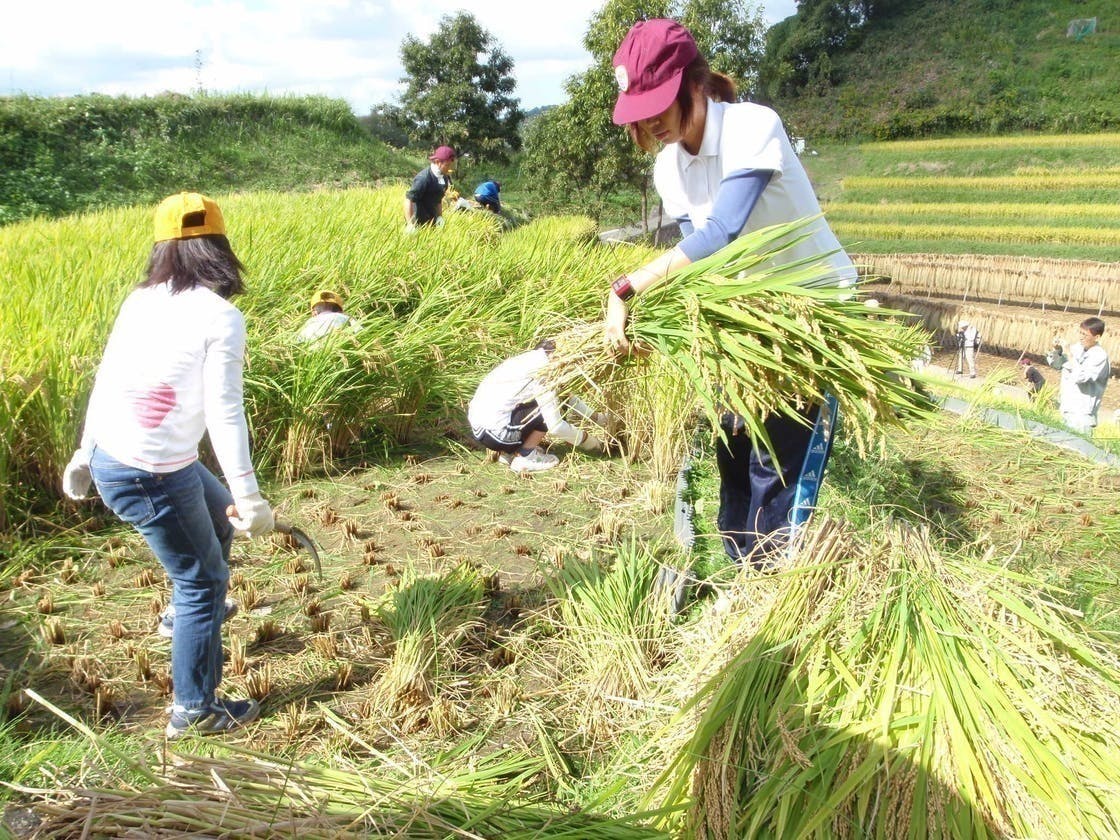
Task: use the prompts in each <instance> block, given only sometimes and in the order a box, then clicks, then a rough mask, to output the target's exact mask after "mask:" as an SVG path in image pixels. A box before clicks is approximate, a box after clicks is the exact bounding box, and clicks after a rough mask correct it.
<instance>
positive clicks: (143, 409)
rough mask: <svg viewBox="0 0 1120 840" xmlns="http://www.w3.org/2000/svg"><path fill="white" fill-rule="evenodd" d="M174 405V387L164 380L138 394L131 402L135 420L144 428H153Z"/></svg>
mask: <svg viewBox="0 0 1120 840" xmlns="http://www.w3.org/2000/svg"><path fill="white" fill-rule="evenodd" d="M174 407H175V389H174V388H172V387H171V386H170V385H168V384H167V383H165V382H161V383H160V384H159V385H156V386H155V387H154V388H152V389H151V390H150V391H147V392H146V393H143V394H140V395H138V396H137V397H136V399H135V401H134V402H133V410H134V411H135V412H136V420H137V421H138V422H139V423H140V426H141V428H144V429H154V428H156V427H157V426H159V424H160V423H162V422H163V419H164V418H165V417H166V416H167V415H168V413H169V412H170V411H171V409H173V408H174Z"/></svg>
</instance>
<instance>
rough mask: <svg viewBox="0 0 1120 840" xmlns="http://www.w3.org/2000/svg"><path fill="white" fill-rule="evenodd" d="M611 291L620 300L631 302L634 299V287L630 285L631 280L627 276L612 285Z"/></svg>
mask: <svg viewBox="0 0 1120 840" xmlns="http://www.w3.org/2000/svg"><path fill="white" fill-rule="evenodd" d="M611 291H612V292H614V293H615V295H617V296H618V299H619V300H630V298H632V297H634V287H633V286H631V285H630V278H629V277H627V276H626V275H625V274H623V275H622V276H621V277H619V278H618V279H617V280H615V281H614V282H613V283H611Z"/></svg>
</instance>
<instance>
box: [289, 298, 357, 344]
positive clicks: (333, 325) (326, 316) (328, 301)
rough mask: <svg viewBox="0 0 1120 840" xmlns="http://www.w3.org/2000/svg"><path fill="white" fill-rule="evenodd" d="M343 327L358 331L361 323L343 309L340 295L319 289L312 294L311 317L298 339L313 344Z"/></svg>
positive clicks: (303, 342)
mask: <svg viewBox="0 0 1120 840" xmlns="http://www.w3.org/2000/svg"><path fill="white" fill-rule="evenodd" d="M343 327H349V329H350V331H351V332H357V331H358V330H360V329H361V324H359V323H358V322H357V321H355V320H354V319H353V318H351V317H350V316H349V315H347V314H346V313H345V312H344V311H343V300H342V297H341V296H340V295H338V294H336V293H335V292H331V291H326V290H323V291H319V292H316V293H315V294H313V295H312V296H311V317H310V318H308V319H307V322H306V323H305V324H304V325H303V328H302V329H301V330H300V331H299V335H298V336H297V337H296V340H297V341H299V342H300V343H302V344H313V343H315V342H317V341H318V340H319V339H321V338H325V337H326V336H328V335H330V334H331V333H333V332H335V331H336V330H340V329H342V328H343Z"/></svg>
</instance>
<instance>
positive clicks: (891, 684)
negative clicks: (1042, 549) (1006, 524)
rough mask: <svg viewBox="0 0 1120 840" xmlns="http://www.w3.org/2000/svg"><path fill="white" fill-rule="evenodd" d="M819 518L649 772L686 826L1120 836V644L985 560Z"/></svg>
mask: <svg viewBox="0 0 1120 840" xmlns="http://www.w3.org/2000/svg"><path fill="white" fill-rule="evenodd" d="M818 526H819V532H818V533H824V532H826V531H828V532H831V533H832V534H833V536H834V539H832V540H831V541H830V542H829V543H828V544H827V545H828V546H829V548H828V551H827V552H825V553H823V554H820V553H818V552H802V554H801V555H800V558H799V561H800V563H799V565H798V566H795V567H793V568H791V569H790V570H789V571H787V572H785V573H783V574H784V575H785V576H786V578H787V581H786V586H785V588H786V591H785V593H784V595H783V597H782V598H780V599H779V600H778V601H777V602H775V604H774V607H773V609H771V611H770V612H769V613H768V615H767V616H766V617H765V619H764V620H763V621H762V623H761V624H760V626H759V629H758V632H757V633H756V634H755V635H754V637H752V639H751V640H750V641H749V643H748V644H747V645H746V646H745V647H743V648H742V650H741V651H740V652H739V654H738V655H737V656H736V657H735V659H733V660H732V661H731V662H730V663H729V664H728V665H727V666H726V667H725V668H723V669H722V670H721V672H720V673H719V674H717V676H716V677H715V678H714V679H712V680H711V681H710V682H709V683H708V684H707V685H706V686H705V687H704V688H703V689H702V690H701V691H700V692H699V693H698V694H697V696H696V698H694V699H693V700H692V701H691V702H690V703H689V704H687V705H686V707H685V710H686V716H685V717H682V726H685V727H687V729H688V730H689V731H690V732H691V733H692V736H691V738H690V740H689V742H688V743H687V744H686V745H685V746H684V747H683V748H682V749H681V750H680V751H679V752H678V753H677V755H676V757H675V758H674V759H673V761H672V762H671V764H670V766H669V769H668V770H667V771H666V772H665V774H664V775H663V776H662V778H661V780H660V781H659V783H658V785H657V786H655V789H659V790H660V791H661V796H662V798H661V801H662V802H664V803H665V804H667V805H673V804H676V805H683V804H686V803H688V804H689V807H690V816H689V821H688V826H687V828H686V829H685V832H686V835H685V836H689V837H709V838H723V837H757V836H767V837H808V836H833V837H853V838H855V837H868V836H876V837H878V836H882V837H900V836H909V837H943V838H973V837H1054V838H1075V837H1076V838H1082V837H1114V836H1117V835H1118V833H1120V780H1118V779H1117V778H1116V774H1115V769H1114V768H1115V767H1116V766H1118V765H1120V746H1118V745H1120V726H1118V725H1117V720H1118V716H1120V662H1118V659H1117V654H1116V651H1115V648H1114V647H1111V646H1110V645H1109V644H1107V643H1105V642H1103V641H1102V640H1099V639H1096V638H1095V637H1093V636H1092V635H1091V633H1090V632H1089V631H1088V630H1086V629H1084V628H1083V627H1082V626H1081V625H1080V624H1078V623H1076V620H1075V619H1073V618H1072V617H1071V614H1070V612H1069V611H1068V610H1064V609H1059V608H1056V607H1054V606H1053V604H1052V602H1051V597H1052V596H1049V595H1048V593H1046V592H1045V591H1044V590H1043V588H1042V586H1041V584H1037V583H1034V582H1032V581H1030V580H1028V579H1025V578H1023V577H1020V576H1017V575H1015V574H1012V573H1010V572H1008V571H1007V570H1006V569H1004V568H1002V567H1001V566H999V565H996V564H994V563H992V562H991V561H992V559H993V558H991V557H988V556H985V557H984V558H982V559H976V558H974V557H971V556H968V555H967V554H966V553H965V552H964V551H961V552H958V553H956V554H947V553H943V552H940V551H939V550H937V549H936V548H934V547H933V546H932V545H931V544H930V542H929V538H928V535H927V534H925V533H923V532H920V531H916V530H914V529H913V528H911V527H909V526H905V525H901V526H898V525H896V526H891V527H888V528H887V529H886V530H885V531H884V532H883V533H882V534H881V535H880V536H879V537H878V538H877V539H870V540H869V539H867V538H866V533H865V535H864V536H863V537H862V538H857V537H856V536H855V535H853V534H851V533H849V532H847V531H845V530H843V529H840V528H839V526H836V525H835V524H833V523H822V522H818ZM822 545H823V543H822ZM697 708H702V709H703V713H702V716H701V719H700V722H699V724H698V725H697V724H696V723H695V721H694V720H693V718H692V717H691V715H692V714H694V713H695V710H696V709H697Z"/></svg>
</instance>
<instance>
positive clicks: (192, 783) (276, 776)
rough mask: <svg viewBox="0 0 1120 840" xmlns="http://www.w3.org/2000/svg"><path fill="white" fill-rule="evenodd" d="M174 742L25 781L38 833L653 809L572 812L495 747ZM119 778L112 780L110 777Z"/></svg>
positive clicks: (333, 826) (462, 832)
mask: <svg viewBox="0 0 1120 840" xmlns="http://www.w3.org/2000/svg"><path fill="white" fill-rule="evenodd" d="M214 752H215V753H216V754H215V755H213V756H210V757H207V756H201V755H189V754H186V753H180V752H174V753H172V754H171V756H170V758H171V760H170V761H167V762H166V763H165V764H163V765H162V767H161V768H160V772H158V773H157V772H153V771H152V770H150V769H148V768H146V767H142V766H140V765H138V764H135V765H132V766H128V767H126V768H123V769H121V770H119V771H118V778H115V779H112V780H111V781H110V782H109V783H107V784H105V786H104V787H101V788H98V789H94V788H89V787H78V788H72V789H57V790H33V789H28V788H20V790H22V791H23V792H25V793H29V794H32V795H34V796H35V797H36V798H37V800H38V801H37V802H36V804H35V808H34V809H35V811H36V813H37V814H38V815H39V816H40V817H41V818H42V822H41V824H40V825H39V826H38V828H37V829H36V831H35V836H36V837H40V838H44V840H49V838H66V837H77V836H83V837H105V838H114V837H119V838H135V837H148V838H151V837H187V836H190V837H196V836H206V837H216V836H221V837H300V838H304V840H320V838H322V840H327V838H331V839H332V840H336V838H346V837H353V838H359V837H408V838H415V839H416V840H425V838H430V840H450V839H451V838H464V840H465V839H466V838H480V837H502V838H510V839H511V840H521V839H522V838H523V840H529V838H538V840H548V839H549V838H570V840H577V838H579V839H580V840H655V839H661V838H664V840H667V838H668V835H667V834H666V833H665V832H664V831H661V830H658V829H655V828H652V827H649V825H648V823H649V822H650V821H651V820H652V819H654V818H656V817H657V816H658V814H640V815H636V816H625V817H609V816H601V815H598V814H596V813H592V812H573V811H571V810H565V809H561V808H560V807H559V806H557V805H553V804H550V803H547V802H540V801H534V800H531V799H529V798H528V797H526V796H525V795H524V793H523V791H524V789H525V788H527V786H528V781H529V779H531V778H532V777H533V776H534V775H536V774H538V773H539V772H540V770H541V765H540V762H539V760H536V759H531V758H528V757H525V756H523V755H518V754H514V753H511V752H509V751H499V752H498V753H495V754H492V755H490V756H488V757H487V758H486V760H485V761H478V762H476V766H475V767H474V768H472V769H469V770H468V769H454V768H444V767H440V768H429V767H423V768H417V769H416V770H414V771H413V772H411V773H408V772H406V771H405V770H404V769H403V768H400V767H392V766H385V765H383V764H380V763H379V764H376V765H373V764H369V765H358V766H353V765H351V766H347V767H343V768H337V769H336V768H327V767H317V766H313V765H310V764H297V763H293V762H291V761H290V760H288V759H282V758H278V757H273V756H269V755H266V754H263V753H258V752H254V751H252V750H248V749H244V748H239V747H235V746H231V745H228V744H223V745H218V744H215V745H214ZM112 784H115V785H116V787H111V786H110V785H112Z"/></svg>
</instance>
